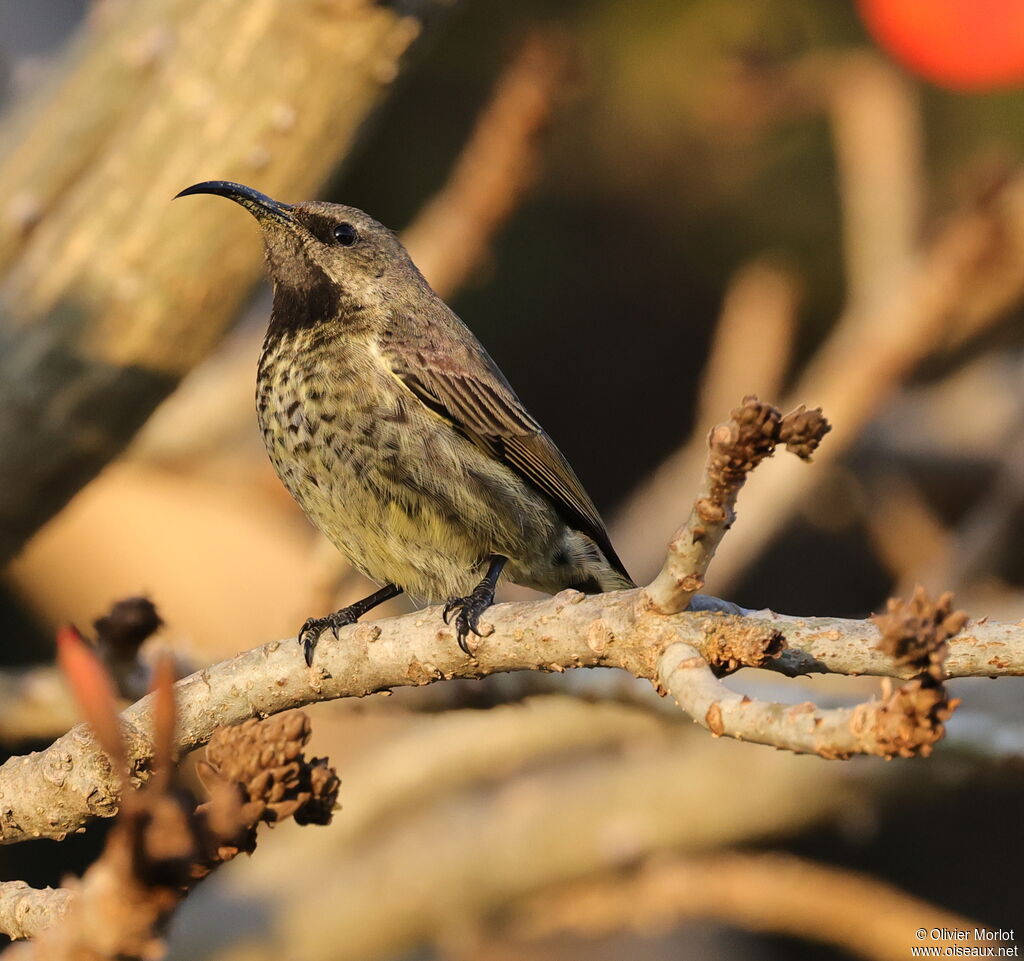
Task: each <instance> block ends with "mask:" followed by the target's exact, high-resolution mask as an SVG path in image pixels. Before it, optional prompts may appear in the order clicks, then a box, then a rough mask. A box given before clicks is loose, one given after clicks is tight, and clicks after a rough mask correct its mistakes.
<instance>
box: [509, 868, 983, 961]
mask: <svg viewBox="0 0 1024 961" xmlns="http://www.w3.org/2000/svg"><path fill="white" fill-rule="evenodd" d="M697 918H713V919H715V920H720V921H724V922H726V923H728V924H736V925H739V926H740V927H743V928H747V929H748V930H752V931H767V932H772V933H775V934H785V935H789V936H793V937H800V938H810V939H813V940H815V941H821V942H823V943H825V944H833V945H836V946H837V947H840V948H844V949H846V950H848V951H852V952H853V953H855V954H859V955H860V956H862V957H865V958H875V959H878V961H898V959H903V958H906V957H908V956H909V949H910V946H911V945H912V944H916V943H919V942H917V941H915V940H914V932H915V931H916V930H918V929H919V928H921V927H925V928H928V929H931V928H946V929H948V930H972V929H974V928H978V927H980V925H977V924H975V923H974V922H973V921H970V920H969V919H967V918H964V917H961V916H960V915H957V914H953V913H952V912H948V911H945V910H943V909H941V908H937V907H935V906H934V905H932V904H929V903H928V902H927V901H922V900H920V899H919V898H915V897H912V896H911V895H909V894H906V893H905V892H903V891H901V890H899V889H898V888H896V887H893V886H892V885H889V884H884V883H882V882H880V881H877V880H875V879H874V878H869V877H866V876H864V875H860V874H855V873H853V872H851V871H845V870H842V869H840V868H833V867H826V866H824V865H820V864H814V863H813V862H810V861H805V860H803V859H802V858H796V857H793V856H792V855H786V854H717V855H710V856H708V857H696V858H681V857H678V856H676V857H669V858H662V859H659V860H652V861H651V862H650V863H648V864H646V865H644V866H642V867H641V868H640V869H639V871H637V872H635V873H632V874H617V875H614V876H612V877H608V878H603V879H599V880H585V881H579V882H576V883H573V884H568V885H564V886H563V887H562V888H561V889H560V890H555V891H546V892H545V893H544V894H543V895H541V896H538V897H534V898H531V899H530V900H529V901H528V902H527V903H526V904H525V906H524V907H523V908H521V909H520V910H519V911H518V912H516V913H515V914H514V915H513V919H512V922H511V924H510V927H511V929H512V931H513V932H515V933H517V934H521V935H522V936H525V937H528V938H538V937H543V936H550V935H552V934H555V933H561V932H574V933H577V934H581V935H584V936H588V937H599V936H601V935H602V934H608V933H610V932H613V931H618V930H622V929H626V930H630V929H635V930H638V931H649V930H651V929H652V928H663V927H664V926H666V925H668V924H675V923H679V922H680V921H684V920H686V919H697Z"/></svg>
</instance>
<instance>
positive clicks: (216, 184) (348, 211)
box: [175, 180, 422, 300]
mask: <svg viewBox="0 0 1024 961" xmlns="http://www.w3.org/2000/svg"><path fill="white" fill-rule="evenodd" d="M190 194H215V195H217V196H218V197H227V198H228V199H229V200H233V201H235V203H237V204H240V205H241V206H243V207H245V209H246V210H248V211H249V213H251V214H252V215H253V216H254V217H255V218H256V221H257V222H258V223H259V225H260V228H261V229H262V232H263V240H264V243H265V245H266V252H267V265H268V267H269V269H270V274H271V276H272V277H273V279H274V282H275V284H276V285H278V286H284V287H286V288H290V289H292V290H302V289H311V288H315V287H317V286H321V285H323V284H324V283H325V281H326V282H329V283H332V284H334V285H337V288H338V291H339V294H341V295H342V296H347V297H351V298H355V299H359V300H363V299H368V298H371V297H373V296H380V295H384V296H388V295H389V294H390V293H392V292H393V291H395V290H398V289H401V288H402V287H407V286H408V283H409V280H410V279H411V278H415V279H416V280H418V281H419V282H422V278H421V277H420V275H419V272H418V271H417V270H416V268H415V267H414V266H413V264H412V261H411V260H410V259H409V255H408V254H407V253H406V251H405V248H404V247H403V246H402V243H401V241H400V240H399V239H398V238H397V237H396V236H395V234H394V233H393V232H392V231H390V230H388V228H387V227H385V226H383V225H382V224H379V223H378V222H377V221H376V220H374V219H373V218H372V217H370V216H369V215H368V214H365V213H363V212H362V211H361V210H358V209H356V208H355V207H346V206H344V205H342V204H329V203H322V202H320V201H311V202H308V203H299V204H285V203H281V202H280V201H277V200H273V199H271V198H270V197H268V196H267V195H266V194H262V193H260V192H259V191H258V190H254V189H253V188H252V187H246V186H245V185H244V184H236V183H232V182H231V181H228V180H209V181H206V182H204V183H199V184H193V185H192V186H191V187H186V188H185V189H184V190H183V191H181V193H179V194H178V197H187V196H189V195H190ZM175 199H177V198H175Z"/></svg>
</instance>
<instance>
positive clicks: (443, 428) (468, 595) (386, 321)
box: [177, 180, 635, 666]
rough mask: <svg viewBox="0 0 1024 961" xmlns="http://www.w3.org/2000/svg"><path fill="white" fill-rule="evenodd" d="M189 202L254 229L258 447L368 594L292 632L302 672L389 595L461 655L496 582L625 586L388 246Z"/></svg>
mask: <svg viewBox="0 0 1024 961" xmlns="http://www.w3.org/2000/svg"><path fill="white" fill-rule="evenodd" d="M193 194H212V195H215V196H220V197H225V198H227V199H229V200H232V201H234V202H235V203H237V204H240V205H241V206H242V207H244V208H245V209H246V210H248V211H249V213H251V214H252V215H253V216H254V217H255V218H256V221H257V223H258V224H259V226H260V228H261V231H262V235H263V241H264V248H265V256H266V263H267V268H268V271H269V274H270V278H271V280H272V282H273V291H274V297H273V308H272V311H271V315H270V321H269V324H268V326H267V330H266V336H265V339H264V342H263V349H262V352H261V355H260V359H259V364H258V368H257V375H256V410H257V416H258V421H259V426H260V429H261V431H262V434H263V440H264V443H265V445H266V448H267V452H268V454H269V456H270V460H271V462H272V463H273V466H274V468H275V469H276V471H277V474H278V476H279V477H280V479H281V481H282V482H283V483H284V486H285V487H286V488H287V489H288V491H289V492H290V493H291V495H292V496H293V497H294V498H295V500H296V501H297V502H298V504H299V506H300V507H301V508H302V510H303V511H304V512H305V513H306V515H307V516H308V517H309V519H310V520H311V521H312V522H313V524H314V525H315V526H316V527H318V528H319V529H320V530H321V531H322V532H323V534H324V535H325V536H326V537H327V539H328V540H329V541H330V542H331V543H332V544H333V545H334V546H335V547H336V548H337V549H338V550H339V551H340V552H341V553H342V554H343V555H345V557H347V558H348V560H349V561H350V562H351V564H352V565H353V566H354V567H355V568H356V569H357V570H359V571H360V572H362V573H363V574H364V575H365V576H366V577H367V578H369V580H371V581H372V582H374V583H375V584H379V585H380V588H379V590H377V591H375V592H374V593H372V594H370V595H369V596H367V597H365V598H363V599H361V600H359V601H356V602H355V603H354V604H351V605H349V606H348V607H345V608H342V609H341V610H340V611H336V612H334V613H332V614H328V615H326V616H323V617H310V618H309V619H308V620H307V621H306V622H305V623H304V624H303V625H302V628H301V630H300V631H299V634H298V640H299V642H300V644H301V645H302V650H303V653H304V656H305V660H306V663H307V664H308V665H310V666H312V663H313V658H314V651H315V648H316V645H317V642H318V640H319V639H320V637H321V635H322V634H323V633H324V631H326V630H328V629H330V630H331V631H332V632H333V633H334V635H335V637H337V636H338V630H339V629H340V628H341V627H343V626H345V625H347V624H352V623H354V622H355V621H356V620H358V618H360V617H361V616H363V615H364V614H366V613H367V612H368V611H370V610H372V609H373V608H374V607H376V606H377V605H379V604H381V603H383V602H384V601H386V600H389V599H390V598H392V597H395V596H397V595H399V594H401V593H403V592H404V593H406V594H408V595H409V596H411V597H412V598H414V599H418V600H420V601H422V602H426V603H440V602H444V608H443V611H442V617H443V619H444V622H445V623H446V624H449V623H451V622H452V620H453V619H454V628H455V633H456V640H457V642H458V645H459V647H460V648H461V649H462V651H463V652H464V653H465V654H466V655H467V656H473V651H472V649H471V648H470V646H469V636H470V635H471V634H472V635H475V636H476V637H482V636H483V634H482V632H481V625H480V618H481V616H482V615H483V613H484V612H485V611H486V610H487V608H488V607H490V605H491V604H493V603H494V596H495V590H496V587H497V584H498V581H499V578H501V577H504V578H505V579H507V580H509V581H512V582H513V583H516V584H522V585H525V586H527V587H531V588H535V589H537V590H540V591H543V592H546V593H550V594H555V593H558V592H559V591H562V590H565V589H567V588H572V589H575V590H577V591H581V592H583V593H588V594H594V593H602V592H605V591H614V590H622V589H627V588H631V587H634V586H635V585H634V583H633V580H632V578H631V577H630V576H629V573H628V572H627V571H626V568H625V567H624V566H623V564H622V561H621V560H619V558H618V556H617V555H616V553H615V549H614V547H613V546H612V543H611V540H610V538H609V536H608V532H607V530H606V528H605V525H604V523H603V522H602V520H601V517H600V515H599V514H598V512H597V508H596V507H595V506H594V503H593V501H592V500H591V499H590V497H589V496H588V494H587V492H586V491H585V490H584V488H583V485H582V484H581V483H580V481H579V479H578V478H577V476H576V474H575V473H574V472H573V469H572V468H571V467H570V466H569V463H568V461H567V460H566V459H565V457H564V456H563V455H562V453H561V452H560V451H559V449H558V448H557V447H556V446H555V444H554V442H553V441H552V440H551V438H550V437H549V436H548V435H547V434H546V433H545V432H544V429H543V428H542V427H541V425H540V424H539V423H538V422H537V420H536V419H535V418H534V417H533V416H532V415H531V414H530V413H529V412H528V411H527V410H526V408H525V407H524V406H523V403H522V402H521V401H520V400H519V397H518V396H517V395H516V393H515V391H514V390H513V389H512V387H511V386H510V384H509V382H508V381H507V380H506V378H505V376H504V375H503V374H502V372H501V371H500V370H499V369H498V366H497V365H496V364H495V363H494V361H493V360H491V358H490V356H488V354H487V352H486V351H485V350H484V348H483V346H482V345H481V344H480V342H479V341H478V340H477V338H476V337H475V336H474V335H473V333H472V332H471V331H470V330H469V328H468V327H466V325H465V324H463V322H462V321H461V320H460V319H459V317H458V316H457V315H456V314H455V313H454V312H453V311H452V309H451V308H450V307H449V306H448V305H447V304H446V303H445V302H444V301H443V300H442V299H441V298H440V297H439V296H438V295H437V294H436V293H435V292H434V291H433V290H432V289H431V287H430V285H429V284H428V283H427V281H426V280H425V278H424V277H423V275H422V274H421V273H420V271H419V270H418V269H417V268H416V266H415V265H414V264H413V262H412V260H411V258H410V257H409V254H408V252H407V251H406V249H405V247H404V246H403V245H402V243H401V241H400V240H399V238H398V237H397V235H396V234H395V233H394V232H393V231H391V230H389V229H388V228H387V227H384V226H383V225H382V224H380V223H378V222H377V221H376V220H374V219H373V218H372V217H370V216H369V215H368V214H366V213H363V211H361V210H358V209H357V208H355V207H348V206H344V205H342V204H335V203H326V202H323V201H309V202H304V203H295V204H287V203H282V202H279V201H276V200H273V199H271V198H270V197H268V196H267V195H266V194H263V193H260V192H259V191H258V190H255V189H254V188H252V187H247V186H245V185H243V184H238V183H232V182H231V181H224V180H213V181H204V182H203V183H197V184H193V185H192V186H191V187H187V188H185V189H184V190H182V191H181V192H180V193H179V194H178V195H177V196H178V197H186V196H189V195H193ZM481 575H482V576H481ZM474 646H475V645H474Z"/></svg>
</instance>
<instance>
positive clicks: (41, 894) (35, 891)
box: [0, 881, 73, 940]
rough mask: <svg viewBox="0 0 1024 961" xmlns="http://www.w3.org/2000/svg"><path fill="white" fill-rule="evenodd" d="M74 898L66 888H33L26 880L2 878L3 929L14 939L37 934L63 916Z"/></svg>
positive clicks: (0, 921)
mask: <svg viewBox="0 0 1024 961" xmlns="http://www.w3.org/2000/svg"><path fill="white" fill-rule="evenodd" d="M72 897H73V894H72V892H71V891H69V890H68V889H67V888H33V887H30V886H29V885H28V884H26V883H25V882H24V881H2V882H0V931H3V933H4V934H6V935H7V936H8V937H9V938H12V939H13V940H19V939H22V938H35V937H38V936H39V935H40V934H41V933H42V932H43V931H44V930H45V929H46V928H48V927H50V925H52V924H56V923H57V922H58V921H60V920H62V919H63V917H64V915H65V914H66V913H67V910H68V906H69V905H70V903H71V899H72Z"/></svg>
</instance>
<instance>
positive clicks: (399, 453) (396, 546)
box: [258, 375, 557, 601]
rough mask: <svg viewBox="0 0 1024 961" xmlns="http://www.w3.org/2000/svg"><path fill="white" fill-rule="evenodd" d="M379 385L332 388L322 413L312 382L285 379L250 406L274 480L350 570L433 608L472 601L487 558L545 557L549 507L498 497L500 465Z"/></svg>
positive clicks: (524, 498)
mask: <svg viewBox="0 0 1024 961" xmlns="http://www.w3.org/2000/svg"><path fill="white" fill-rule="evenodd" d="M387 387H388V385H387V384H386V383H385V384H384V385H383V387H382V388H381V389H380V390H379V391H374V390H372V389H367V387H366V384H365V383H364V384H361V389H360V390H359V391H358V392H354V393H353V394H352V395H350V396H347V397H342V396H339V395H338V392H337V388H335V389H334V390H333V391H332V393H331V400H330V403H329V404H328V403H326V402H325V400H326V398H325V392H322V391H321V390H319V389H317V388H316V387H314V388H312V389H310V386H309V380H308V378H307V380H306V381H303V380H302V379H301V378H299V379H297V378H295V377H293V376H287V375H286V376H284V377H282V378H280V379H279V381H278V383H277V384H276V386H275V389H274V390H272V391H269V392H266V393H265V394H262V395H261V396H260V397H259V398H258V401H259V403H258V406H259V415H260V426H261V428H262V430H263V437H264V441H265V443H266V447H267V451H268V453H269V455H270V459H271V461H272V463H273V465H274V467H275V469H276V470H277V473H278V475H279V476H280V478H281V480H282V482H283V483H284V485H285V486H286V487H287V488H288V490H289V491H290V493H291V494H292V496H293V497H294V498H295V500H296V501H297V502H298V503H299V505H300V506H301V507H302V509H303V511H304V512H305V513H306V514H307V515H308V516H309V518H310V520H312V522H313V523H314V524H315V525H316V526H317V527H318V528H319V529H320V530H321V531H322V532H323V533H324V534H325V535H326V537H327V538H328V539H329V540H330V541H331V542H332V543H333V544H334V545H335V546H336V547H337V548H338V549H339V550H340V551H341V552H342V553H343V554H344V555H345V556H346V557H348V558H349V560H350V561H351V562H352V564H353V565H354V566H355V567H356V568H358V569H359V570H360V571H362V572H363V573H364V574H365V575H367V576H368V577H369V578H370V579H371V580H373V581H376V582H377V583H382V584H383V583H393V584H397V585H398V586H400V587H402V588H403V589H404V590H405V591H406V592H408V593H409V594H411V595H412V596H413V597H416V598H420V599H423V600H428V601H437V600H444V599H447V598H448V597H452V596H455V595H461V594H466V593H468V592H469V591H470V590H471V589H472V587H473V585H474V584H475V583H476V582H477V581H478V580H479V579H480V576H481V570H480V565H481V563H482V561H483V560H484V558H485V557H486V556H487V555H488V554H490V553H492V552H494V553H504V554H507V555H510V556H512V557H517V556H522V557H524V558H525V557H528V556H530V555H531V554H534V553H536V552H538V551H543V550H545V549H546V546H545V545H546V544H547V542H548V541H551V540H552V539H553V538H554V537H555V527H556V525H557V520H556V518H555V517H554V516H553V514H552V512H551V511H550V509H549V508H548V507H547V505H546V504H545V503H544V502H543V501H542V500H541V499H540V498H534V497H532V495H530V494H528V493H527V494H525V495H524V493H523V492H522V491H506V490H505V489H504V487H503V483H505V484H507V480H506V479H505V478H504V476H503V472H504V468H501V467H500V466H499V465H496V464H493V463H491V462H489V460H488V459H487V458H486V457H484V455H482V454H480V453H478V452H477V451H476V448H474V447H472V446H471V445H469V444H468V443H467V442H465V441H463V439H462V438H460V437H459V436H458V435H456V434H455V433H454V432H453V431H451V430H450V428H449V427H448V426H447V425H446V424H444V423H443V422H441V421H440V420H438V419H437V418H436V417H434V415H432V414H430V413H429V412H426V411H421V410H420V409H419V408H418V406H413V405H416V404H417V403H418V402H416V401H415V400H412V401H411V402H410V401H407V400H406V398H404V397H403V396H401V395H400V394H392V393H389V392H388V390H387ZM517 498H518V499H517Z"/></svg>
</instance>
